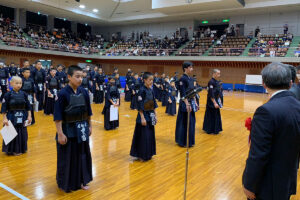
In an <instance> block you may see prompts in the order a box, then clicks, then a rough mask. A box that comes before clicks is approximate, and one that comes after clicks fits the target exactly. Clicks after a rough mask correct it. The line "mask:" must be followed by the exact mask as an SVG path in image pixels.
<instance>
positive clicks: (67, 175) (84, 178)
mask: <svg viewBox="0 0 300 200" xmlns="http://www.w3.org/2000/svg"><path fill="white" fill-rule="evenodd" d="M56 147H57V172H56V181H57V185H58V187H59V188H60V189H62V190H64V191H65V192H71V191H75V190H78V189H81V184H83V185H84V186H85V185H87V184H88V183H89V182H90V181H92V180H93V175H92V156H91V151H90V146H89V142H88V141H86V142H81V143H78V141H77V138H68V142H67V144H65V145H60V144H59V143H58V142H57V143H56Z"/></svg>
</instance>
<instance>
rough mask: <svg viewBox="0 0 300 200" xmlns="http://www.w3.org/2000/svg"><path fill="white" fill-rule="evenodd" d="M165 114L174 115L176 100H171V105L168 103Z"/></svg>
mask: <svg viewBox="0 0 300 200" xmlns="http://www.w3.org/2000/svg"><path fill="white" fill-rule="evenodd" d="M166 113H168V114H169V115H176V99H175V100H172V103H169V101H168V104H167V107H166Z"/></svg>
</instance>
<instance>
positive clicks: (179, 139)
mask: <svg viewBox="0 0 300 200" xmlns="http://www.w3.org/2000/svg"><path fill="white" fill-rule="evenodd" d="M180 104H181V105H179V110H178V115H177V121H176V131H175V141H176V143H177V144H178V145H179V146H181V147H184V146H186V131H187V120H188V119H187V118H188V113H187V112H183V111H181V109H180V108H181V106H185V103H184V102H183V101H181V102H180ZM195 124H196V118H195V112H193V111H192V112H191V114H190V128H189V147H192V146H194V145H195Z"/></svg>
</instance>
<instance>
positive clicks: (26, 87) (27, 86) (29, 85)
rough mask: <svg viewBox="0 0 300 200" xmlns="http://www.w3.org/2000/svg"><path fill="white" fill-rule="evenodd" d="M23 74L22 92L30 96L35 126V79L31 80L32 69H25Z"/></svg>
mask: <svg viewBox="0 0 300 200" xmlns="http://www.w3.org/2000/svg"><path fill="white" fill-rule="evenodd" d="M22 74H23V76H22V88H21V90H22V91H23V92H25V93H26V94H27V96H28V101H29V104H30V111H31V118H32V122H31V125H33V124H35V118H34V111H33V103H34V102H35V101H36V87H35V85H34V81H33V79H32V78H30V69H29V68H23V72H22Z"/></svg>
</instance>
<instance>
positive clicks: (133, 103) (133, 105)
mask: <svg viewBox="0 0 300 200" xmlns="http://www.w3.org/2000/svg"><path fill="white" fill-rule="evenodd" d="M138 78H139V75H138V74H135V75H134V79H133V84H132V85H131V91H132V97H131V104H130V108H131V109H132V110H135V109H137V94H138V92H139V89H140V86H141V85H140V82H139V79H138Z"/></svg>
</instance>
